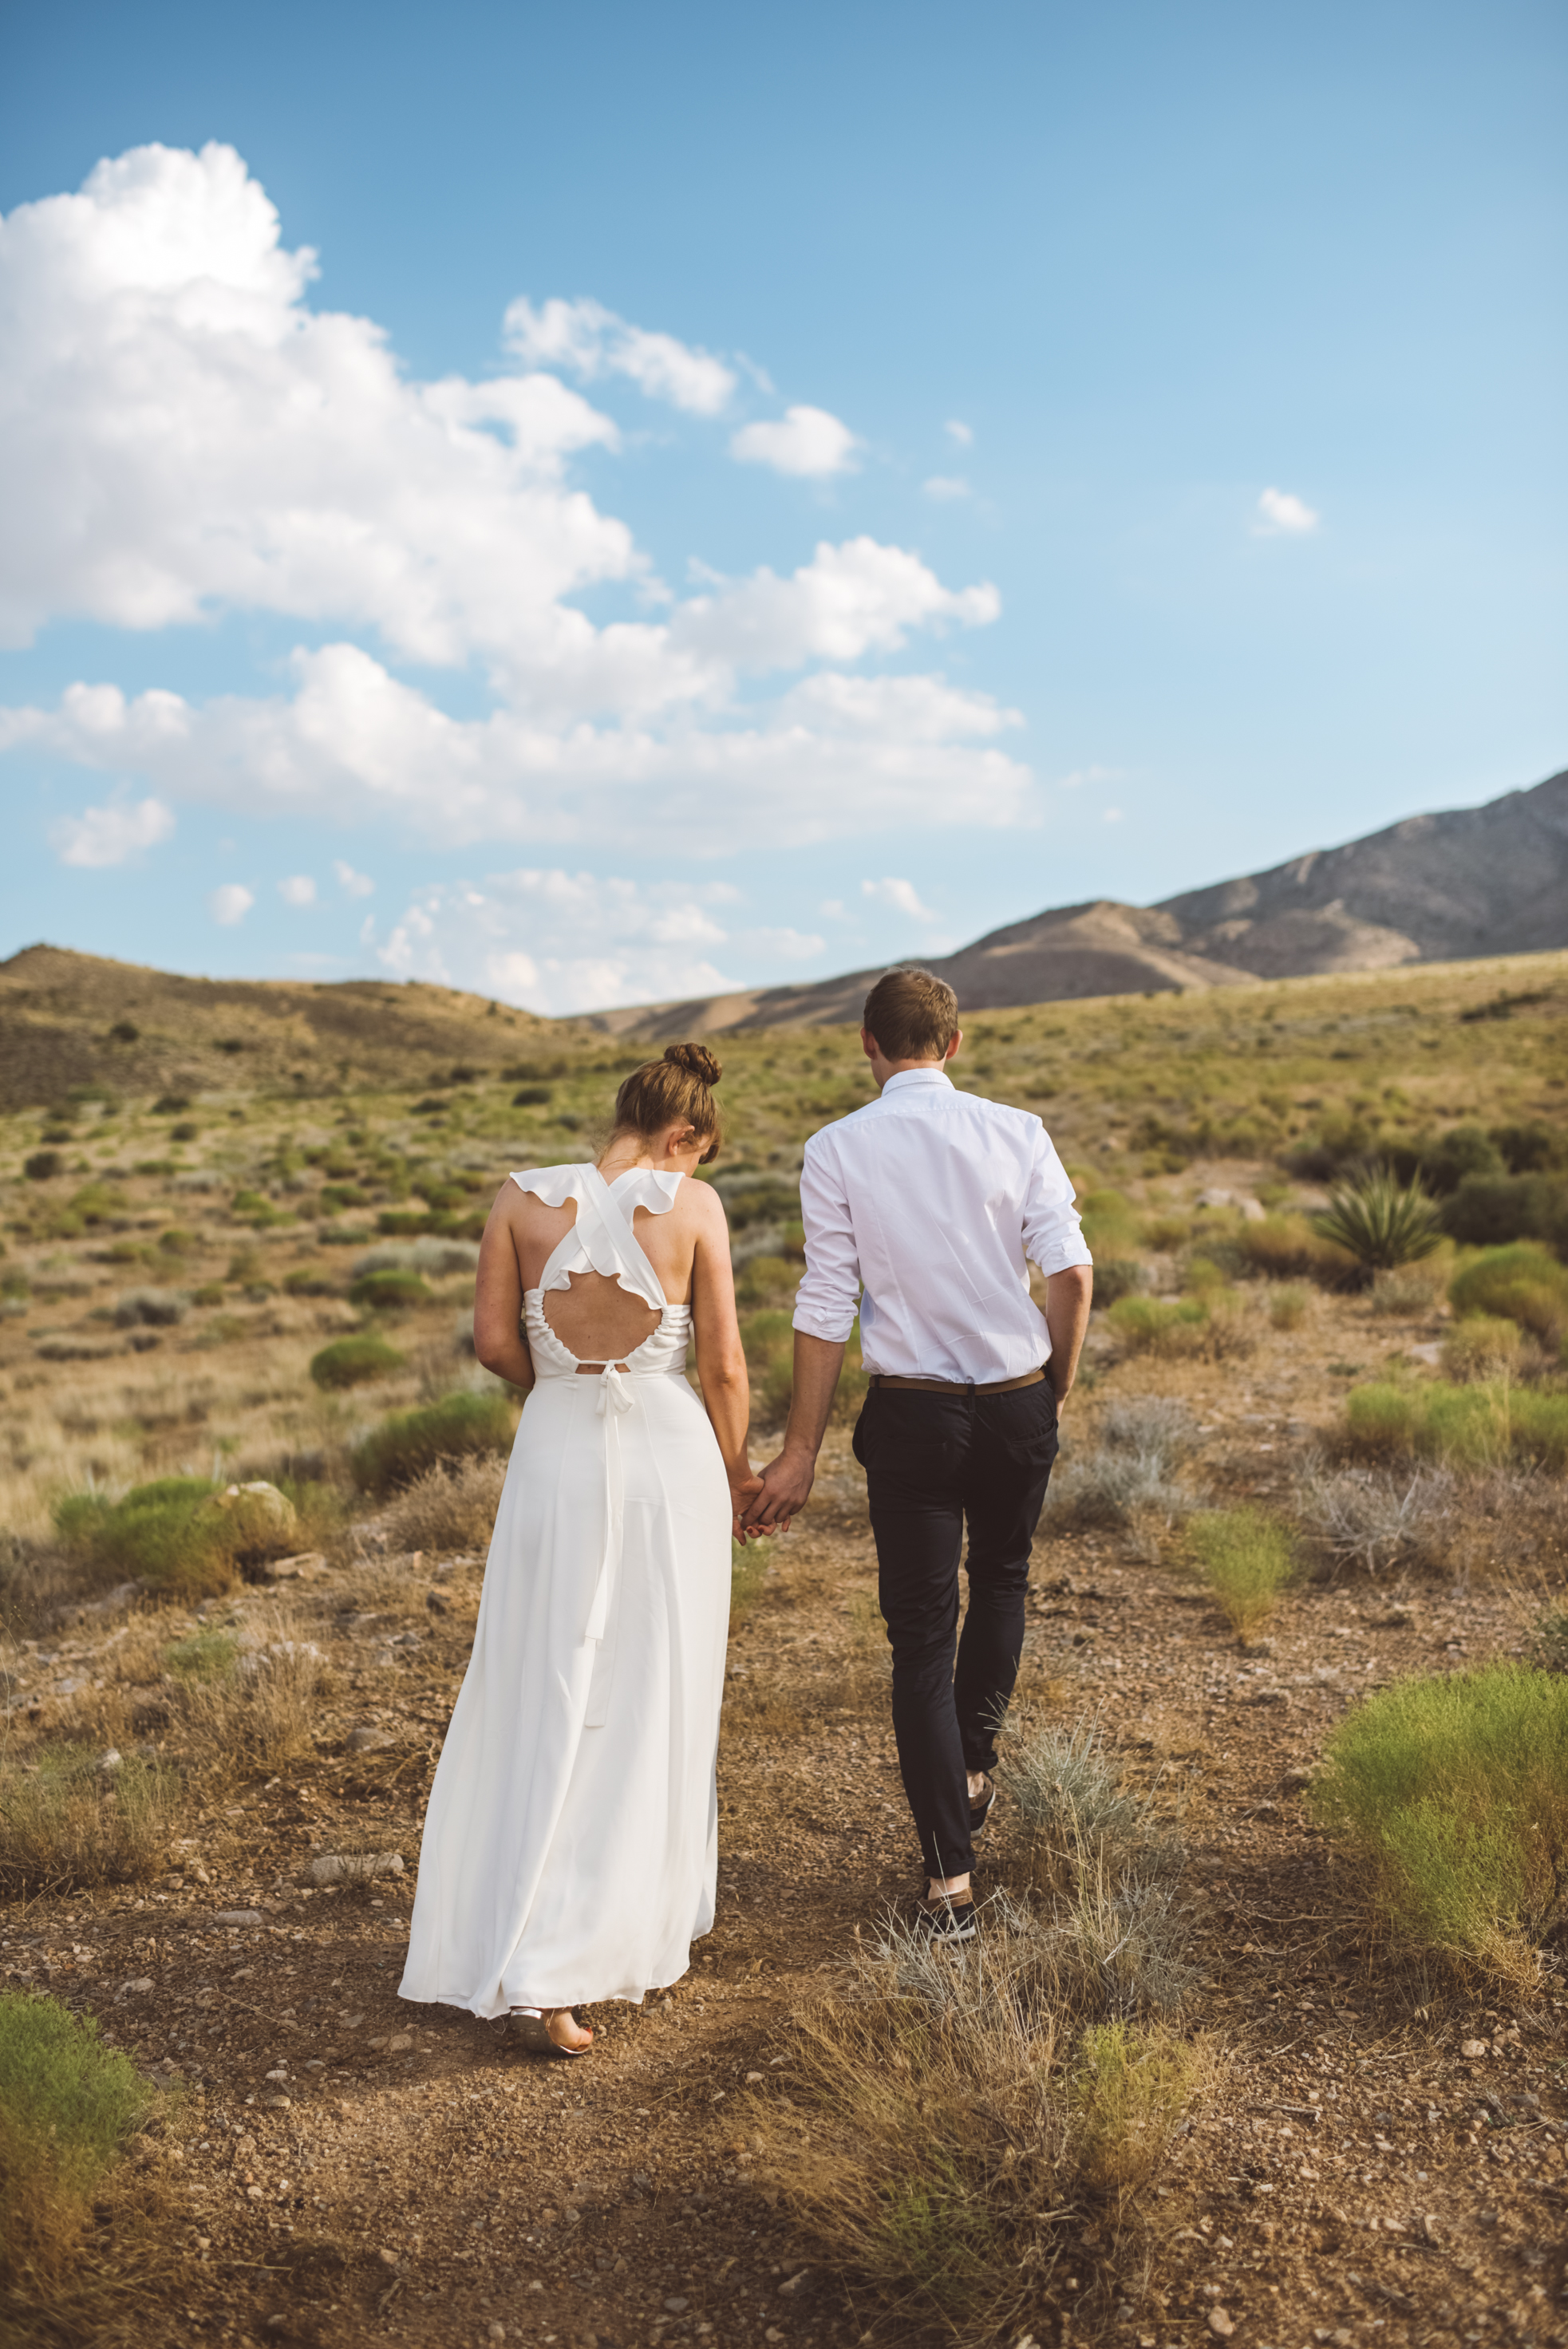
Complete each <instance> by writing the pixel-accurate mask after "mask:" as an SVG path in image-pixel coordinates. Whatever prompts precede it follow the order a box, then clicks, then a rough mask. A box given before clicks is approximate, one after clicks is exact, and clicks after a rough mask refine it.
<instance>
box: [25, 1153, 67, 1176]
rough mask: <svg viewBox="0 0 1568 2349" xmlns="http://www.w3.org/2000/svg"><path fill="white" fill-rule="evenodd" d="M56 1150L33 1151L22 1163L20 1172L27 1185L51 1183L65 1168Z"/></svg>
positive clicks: (63, 1161)
mask: <svg viewBox="0 0 1568 2349" xmlns="http://www.w3.org/2000/svg"><path fill="white" fill-rule="evenodd" d="M65 1163H66V1162H65V1160H64V1159H63V1158H62V1157H61V1156H60V1154H59V1152H58V1151H57V1150H35V1151H34V1152H33V1154H32V1155H31V1156H30V1157H28V1158H24V1159H23V1161H22V1172H23V1174H25V1175H26V1178H27V1180H28V1182H29V1183H52V1182H53V1181H54V1179H55V1177H56V1175H57V1174H59V1173H61V1171H62V1170H63V1168H64V1166H65Z"/></svg>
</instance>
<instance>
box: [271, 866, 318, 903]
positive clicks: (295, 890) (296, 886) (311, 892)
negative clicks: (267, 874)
mask: <svg viewBox="0 0 1568 2349" xmlns="http://www.w3.org/2000/svg"><path fill="white" fill-rule="evenodd" d="M277 894H278V895H279V896H280V897H281V898H282V899H283V902H284V904H285V905H315V903H316V884H315V882H314V881H313V880H312V879H311V877H310V875H309V874H308V873H291V874H290V875H289V877H288V879H287V880H286V881H280V882H279V883H278V885H277Z"/></svg>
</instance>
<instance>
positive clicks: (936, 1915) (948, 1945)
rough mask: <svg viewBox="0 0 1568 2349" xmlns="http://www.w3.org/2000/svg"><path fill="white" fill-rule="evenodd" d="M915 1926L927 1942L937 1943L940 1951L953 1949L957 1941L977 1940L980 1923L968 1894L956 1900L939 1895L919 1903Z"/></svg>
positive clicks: (957, 1944)
mask: <svg viewBox="0 0 1568 2349" xmlns="http://www.w3.org/2000/svg"><path fill="white" fill-rule="evenodd" d="M918 1925H919V1930H920V1931H921V1932H922V1933H924V1934H925V1936H926V1939H927V1940H929V1941H938V1942H940V1944H941V1945H942V1947H943V1948H944V1949H956V1948H957V1947H958V1946H959V1944H960V1943H961V1942H963V1941H973V1940H978V1939H979V1936H980V1920H979V1917H978V1915H977V1913H976V1910H975V1905H974V1902H973V1900H972V1899H971V1897H970V1896H969V1894H968V1893H965V1894H963V1895H962V1896H961V1898H960V1899H956V1900H950V1899H947V1897H946V1896H945V1895H944V1894H940V1893H939V1895H938V1896H937V1898H936V1899H934V1900H922V1901H921V1903H920V1910H919V1920H918Z"/></svg>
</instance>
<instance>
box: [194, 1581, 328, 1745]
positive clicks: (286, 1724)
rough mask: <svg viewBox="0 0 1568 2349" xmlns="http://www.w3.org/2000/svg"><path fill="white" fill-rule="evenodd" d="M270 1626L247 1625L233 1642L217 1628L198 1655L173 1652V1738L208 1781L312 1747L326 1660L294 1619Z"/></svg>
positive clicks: (272, 1619)
mask: <svg viewBox="0 0 1568 2349" xmlns="http://www.w3.org/2000/svg"><path fill="white" fill-rule="evenodd" d="M265 1631H266V1636H265V1637H260V1636H258V1635H257V1631H256V1630H255V1629H254V1628H253V1627H251V1626H249V1625H246V1626H245V1627H244V1629H243V1630H240V1631H239V1632H238V1633H237V1634H236V1635H235V1636H234V1637H233V1639H232V1641H231V1640H230V1638H229V1636H228V1635H227V1634H225V1632H224V1631H223V1630H221V1629H219V1630H213V1631H210V1632H207V1633H205V1634H204V1635H202V1650H203V1651H202V1653H201V1654H200V1655H199V1656H190V1657H188V1659H182V1656H181V1654H180V1651H179V1650H178V1649H176V1651H174V1652H173V1655H172V1656H171V1661H173V1662H174V1664H175V1665H176V1671H175V1686H174V1691H173V1693H172V1697H171V1722H170V1730H171V1740H172V1742H174V1743H175V1744H177V1745H178V1746H179V1748H180V1750H181V1751H182V1754H185V1755H186V1756H187V1757H188V1761H189V1766H190V1767H191V1769H192V1771H194V1772H199V1773H200V1774H201V1775H202V1777H203V1779H208V1780H219V1781H221V1780H223V1778H225V1777H228V1776H231V1775H234V1773H235V1772H236V1771H241V1770H246V1769H268V1770H275V1769H277V1768H278V1767H279V1766H280V1765H281V1764H283V1763H286V1762H292V1761H293V1760H294V1759H295V1758H296V1756H297V1755H299V1754H308V1753H310V1752H311V1751H312V1750H313V1746H314V1742H315V1729H316V1721H317V1702H316V1700H317V1693H318V1692H319V1691H320V1689H321V1687H322V1683H323V1681H324V1679H325V1677H326V1671H327V1664H326V1659H325V1657H324V1656H323V1654H322V1651H321V1650H320V1649H319V1647H317V1644H316V1642H315V1641H314V1640H310V1639H309V1638H307V1637H306V1633H305V1630H304V1627H303V1626H302V1625H301V1624H300V1623H299V1622H298V1621H296V1619H294V1618H293V1617H290V1616H284V1615H280V1614H272V1615H269V1616H268V1618H267V1622H266V1626H265ZM196 1644H197V1643H196V1642H191V1643H187V1648H188V1649H189V1648H193V1647H195V1646H196ZM182 1661H185V1663H186V1668H185V1669H184V1670H180V1669H178V1667H179V1665H180V1664H181V1662H182ZM192 1667H193V1668H192Z"/></svg>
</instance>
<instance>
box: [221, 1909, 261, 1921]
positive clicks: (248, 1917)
mask: <svg viewBox="0 0 1568 2349" xmlns="http://www.w3.org/2000/svg"><path fill="white" fill-rule="evenodd" d="M260 1923H261V1910H260V1909H214V1910H213V1924H214V1925H259V1924H260Z"/></svg>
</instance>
